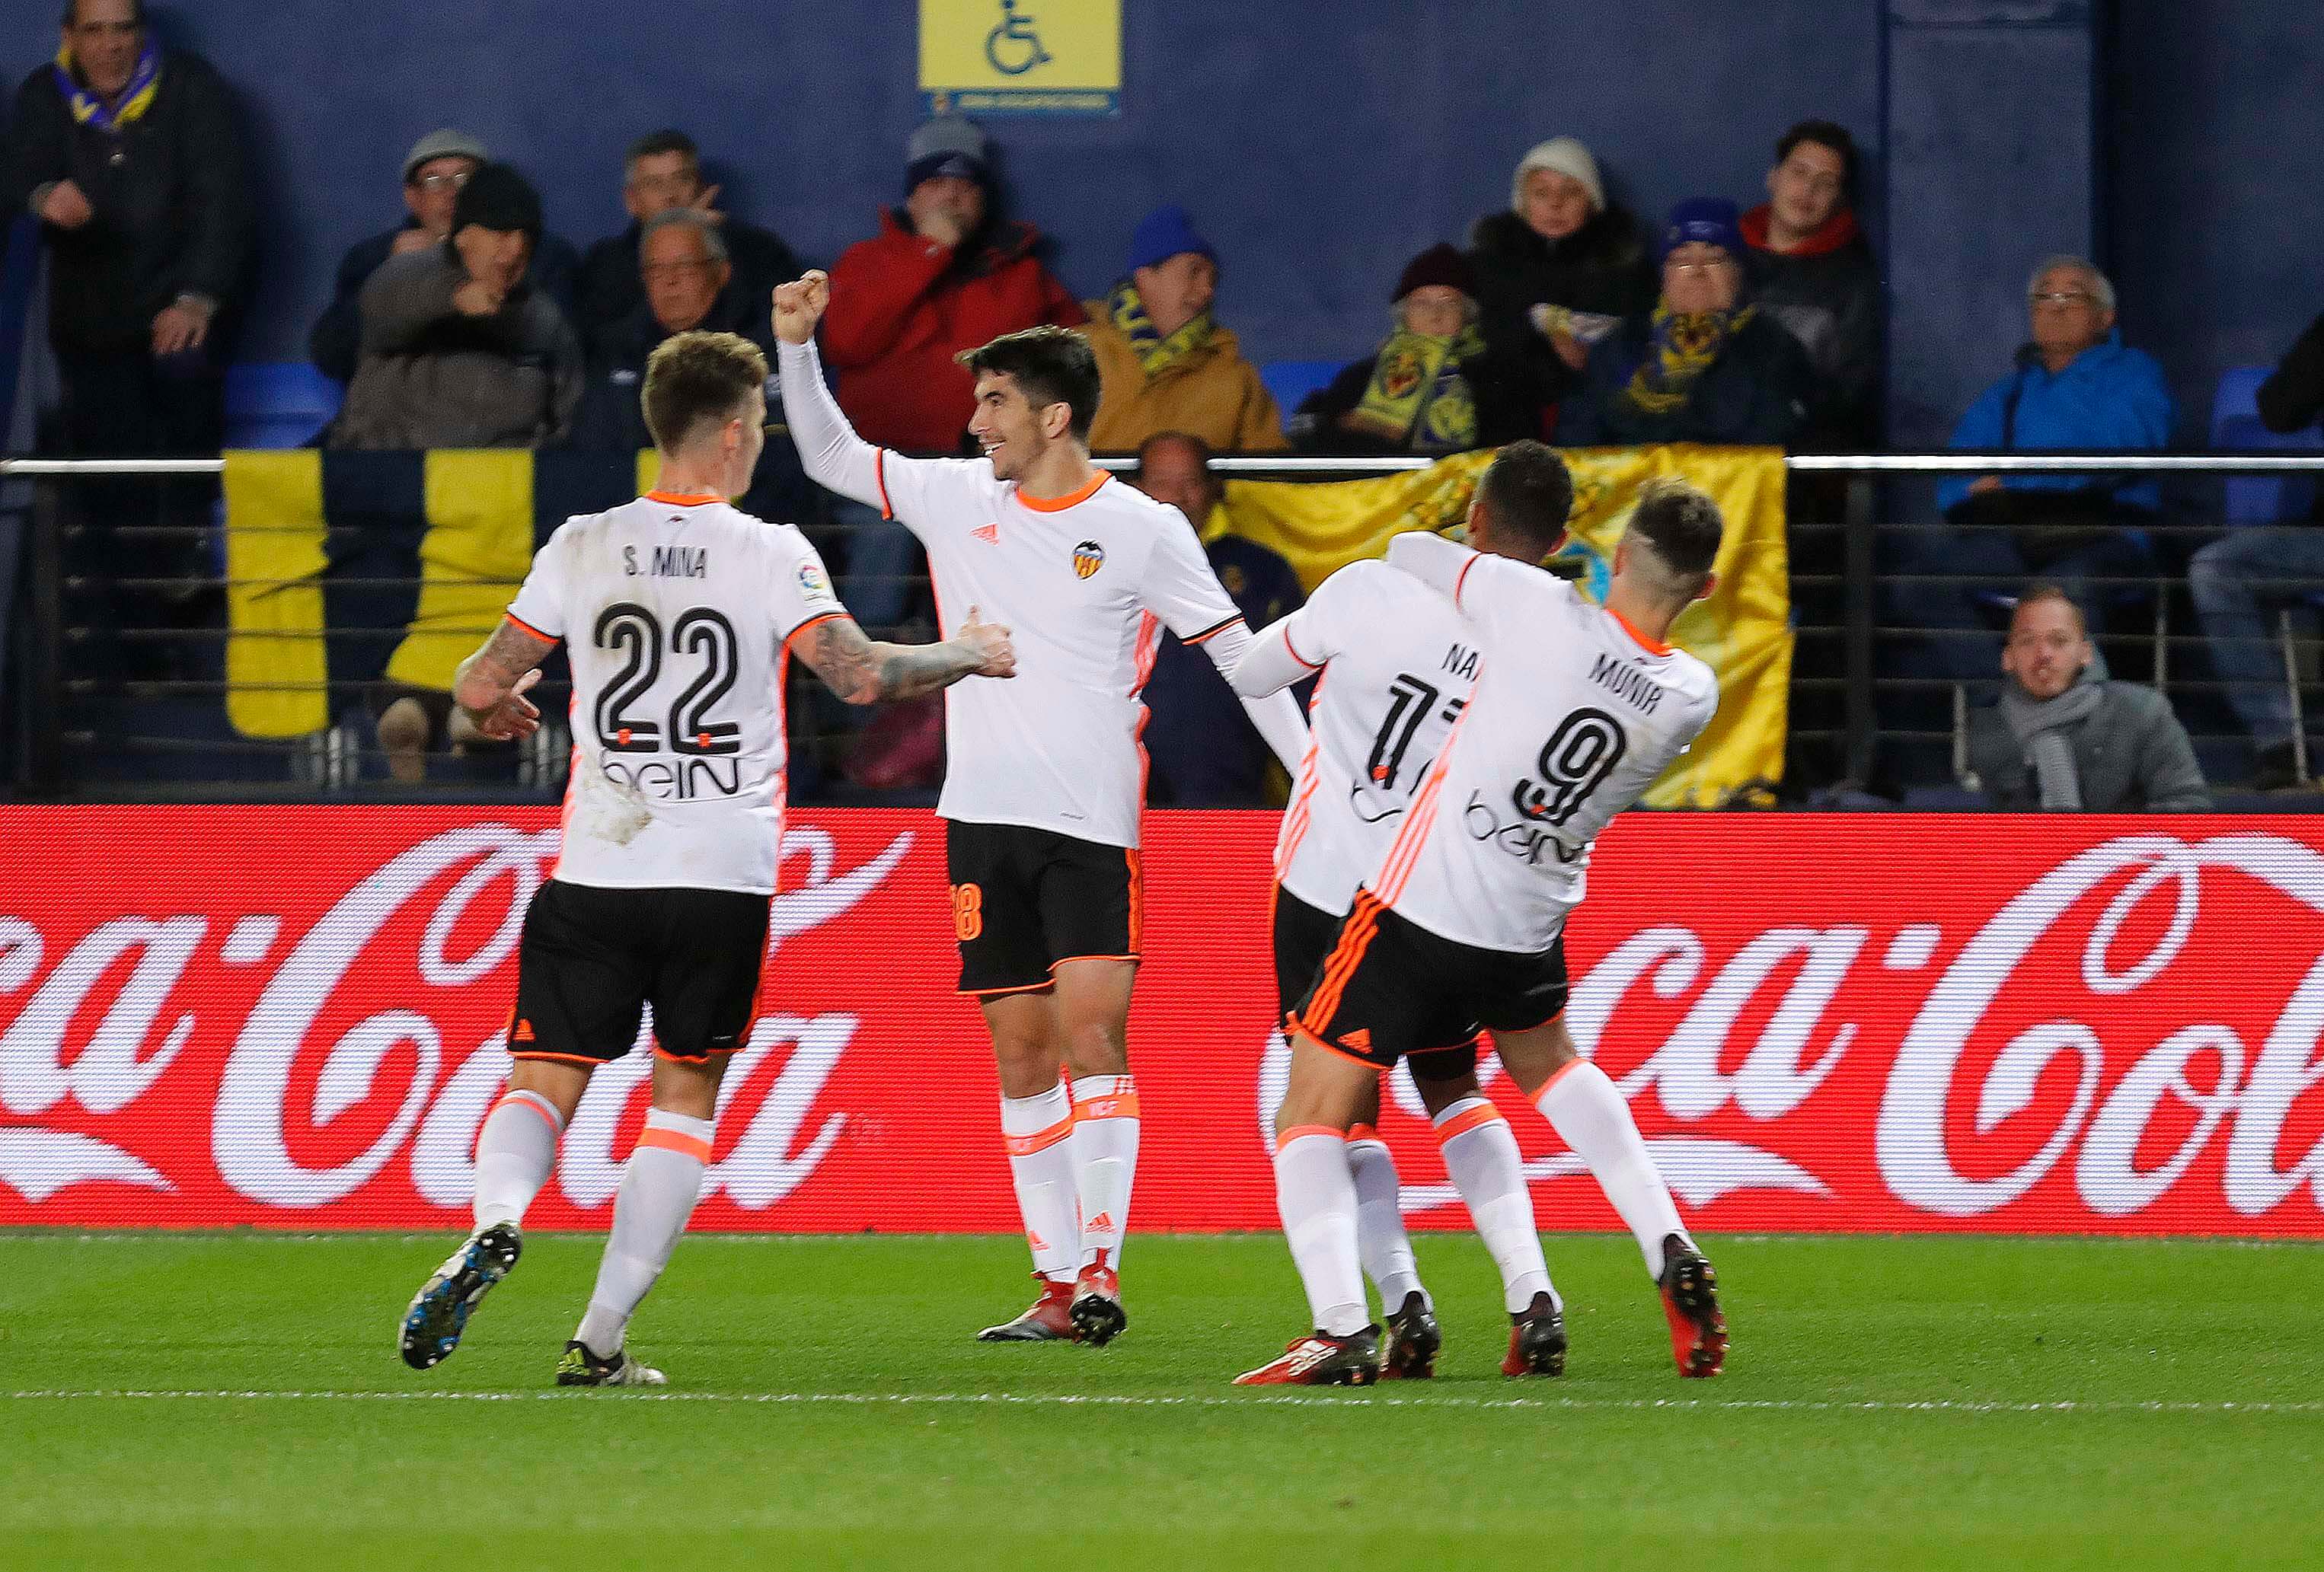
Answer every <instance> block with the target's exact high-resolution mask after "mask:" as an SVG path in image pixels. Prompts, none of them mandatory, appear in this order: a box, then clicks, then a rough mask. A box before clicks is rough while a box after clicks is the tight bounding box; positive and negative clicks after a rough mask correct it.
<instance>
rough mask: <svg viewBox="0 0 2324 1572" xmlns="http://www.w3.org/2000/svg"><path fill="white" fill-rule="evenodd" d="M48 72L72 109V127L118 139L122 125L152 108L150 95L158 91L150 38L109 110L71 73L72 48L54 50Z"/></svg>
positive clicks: (157, 61)
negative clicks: (91, 128)
mask: <svg viewBox="0 0 2324 1572" xmlns="http://www.w3.org/2000/svg"><path fill="white" fill-rule="evenodd" d="M50 69H51V70H53V71H55V72H56V74H57V90H58V91H59V92H60V93H62V94H63V95H64V96H65V102H66V103H67V104H69V105H70V106H72V117H73V122H74V124H78V125H93V126H95V127H96V128H97V130H99V131H102V132H104V133H106V135H108V136H118V135H120V134H121V129H122V127H123V126H125V125H127V124H130V123H131V122H132V121H135V120H141V119H143V118H144V115H145V112H146V111H147V110H148V109H151V108H152V107H153V95H154V94H156V93H158V92H160V91H161V50H160V49H159V48H157V47H156V46H155V44H154V42H153V41H152V39H151V38H150V37H149V38H148V39H146V41H145V47H144V48H143V49H141V50H139V51H137V69H135V70H134V71H132V72H130V73H129V85H128V86H127V87H124V88H123V89H122V90H121V99H120V102H119V103H117V104H115V106H112V107H110V108H107V107H106V102H105V100H104V99H102V98H100V97H97V95H96V94H94V93H92V92H90V91H89V90H88V88H87V87H84V86H82V84H81V80H80V78H79V77H78V75H76V74H75V73H74V70H73V58H72V45H70V44H67V45H65V46H64V47H63V48H61V49H60V50H58V51H57V60H56V64H55V65H53V66H51V68H50Z"/></svg>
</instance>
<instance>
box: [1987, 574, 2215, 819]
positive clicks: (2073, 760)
mask: <svg viewBox="0 0 2324 1572" xmlns="http://www.w3.org/2000/svg"><path fill="white" fill-rule="evenodd" d="M2001 669H2002V673H2003V676H2004V681H2003V682H2002V685H2001V701H2000V703H1998V704H1997V705H1995V706H1994V707H1993V708H1992V709H1990V710H1986V711H1980V712H1977V713H1976V714H1975V715H1974V716H1973V717H1972V720H1971V722H1970V726H1969V764H1970V767H1971V770H1972V775H1971V777H1970V780H1969V782H1965V783H1964V784H1968V785H1973V786H1975V787H1976V788H1977V789H1980V790H1982V791H1983V792H1984V794H1985V795H1986V797H1987V800H1988V801H1990V802H1991V803H1992V804H1993V805H1994V806H1996V807H2000V808H2041V809H2043V810H2049V811H2056V812H2061V813H2114V812H2119V811H2128V810H2140V809H2144V810H2147V811H2159V812H2180V811H2197V810H2202V809H2207V808H2209V807H2210V805H2211V796H2210V792H2209V789H2208V788H2207V787H2206V786H2204V784H2203V772H2202V769H2201V768H2200V767H2199V765H2198V764H2197V763H2196V762H2195V750H2194V749H2193V748H2192V747H2191V746H2190V744H2189V742H2188V740H2187V732H2186V729H2185V728H2184V727H2182V726H2181V724H2180V723H2179V718H2178V717H2177V716H2176V715H2174V714H2172V712H2171V705H2170V702H2169V701H2168V700H2166V699H2164V698H2163V695H2162V694H2158V693H2156V692H2155V691H2154V690H2153V689H2152V688H2146V687H2141V686H2139V685H2137V684H2135V683H2121V682H2110V681H2108V680H2107V677H2106V675H2105V671H2104V668H2103V667H2102V666H2099V665H2098V654H2097V651H2096V649H2095V648H2093V647H2092V646H2091V644H2090V639H2089V630H2088V628H2087V627H2086V625H2085V624H2084V622H2083V621H2082V614H2081V611H2080V609H2079V608H2077V607H2076V606H2075V604H2074V602H2072V601H2071V600H2070V599H2069V598H2068V596H2067V594H2066V592H2065V591H2064V590H2062V589H2061V588H2060V587H2058V586H2057V585H2055V584H2037V585H2034V586H2033V587H2032V588H2030V589H2028V590H2027V591H2026V592H2025V593H2024V594H2023V595H2021V596H2019V597H2018V601H2017V605H2016V608H2015V611H2014V613H2013V614H2012V616H2011V618H2010V622H2009V641H2008V643H2007V644H2006V645H2005V646H2004V647H2003V648H2002V653H2001Z"/></svg>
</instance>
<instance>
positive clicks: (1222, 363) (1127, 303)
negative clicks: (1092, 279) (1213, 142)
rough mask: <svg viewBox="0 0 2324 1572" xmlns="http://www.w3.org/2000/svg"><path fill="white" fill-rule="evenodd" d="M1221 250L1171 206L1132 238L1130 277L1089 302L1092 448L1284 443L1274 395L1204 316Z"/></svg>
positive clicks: (1263, 448)
mask: <svg viewBox="0 0 2324 1572" xmlns="http://www.w3.org/2000/svg"><path fill="white" fill-rule="evenodd" d="M1218 283H1219V256H1218V253H1217V252H1215V251H1213V250H1212V249H1211V243H1210V242H1209V241H1207V240H1204V239H1203V237H1202V236H1201V235H1200V234H1196V233H1194V220H1193V219H1191V218H1190V217H1188V216H1187V214H1186V210H1185V208H1184V207H1177V206H1176V205H1175V204H1172V205H1169V206H1166V207H1157V208H1156V209H1154V211H1153V212H1151V213H1148V215H1147V216H1145V217H1144V218H1142V219H1140V220H1139V225H1138V229H1137V231H1136V233H1135V234H1132V235H1131V236H1130V275H1129V277H1127V278H1125V279H1123V280H1121V281H1120V282H1119V283H1117V284H1115V285H1114V287H1113V292H1112V293H1111V294H1110V295H1108V296H1107V297H1106V298H1105V299H1102V300H1092V301H1089V302H1087V307H1088V310H1089V315H1090V325H1089V327H1088V329H1087V332H1088V335H1089V341H1090V348H1091V349H1092V350H1093V351H1094V352H1095V353H1096V354H1097V369H1098V376H1099V378H1100V379H1101V382H1102V387H1103V391H1102V392H1101V393H1100V394H1099V395H1098V406H1097V418H1096V420H1094V421H1093V422H1092V423H1091V425H1090V450H1091V451H1092V452H1093V453H1128V452H1130V451H1131V450H1133V449H1135V448H1136V447H1137V446H1139V444H1140V443H1142V442H1144V441H1145V440H1146V439H1147V438H1148V437H1152V436H1155V435H1156V434H1157V433H1159V432H1163V431H1183V432H1185V433H1186V434H1187V435H1188V436H1190V437H1201V438H1202V439H1203V441H1204V442H1206V443H1208V444H1210V445H1211V446H1213V447H1221V448H1240V449H1247V450H1250V451H1253V452H1272V451H1274V450H1276V449H1279V448H1285V447H1288V446H1291V444H1290V441H1289V439H1288V438H1286V437H1285V436H1284V435H1283V418H1282V416H1281V414H1280V413H1278V412H1277V409H1276V408H1275V396H1274V395H1273V394H1272V393H1269V392H1268V391H1267V384H1265V383H1264V382H1260V381H1259V368H1258V367H1257V366H1255V365H1253V364H1251V363H1250V362H1249V361H1247V360H1245V359H1243V357H1242V351H1241V349H1240V347H1239V346H1238V345H1236V343H1235V336H1234V335H1233V334H1232V333H1231V332H1229V331H1228V330H1227V329H1225V328H1223V327H1221V326H1218V324H1217V323H1216V322H1214V321H1213V320H1212V317H1211V302H1212V300H1213V298H1214V297H1215V296H1216V294H1217V292H1218Z"/></svg>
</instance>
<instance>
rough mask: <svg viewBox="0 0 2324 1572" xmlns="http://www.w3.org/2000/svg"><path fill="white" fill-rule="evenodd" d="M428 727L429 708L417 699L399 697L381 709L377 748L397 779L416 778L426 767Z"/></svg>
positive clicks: (390, 771) (389, 770)
mask: <svg viewBox="0 0 2324 1572" xmlns="http://www.w3.org/2000/svg"><path fill="white" fill-rule="evenodd" d="M428 733H429V724H428V711H427V709H426V707H425V706H423V705H422V704H421V703H420V701H419V700H417V699H412V698H402V699H398V700H396V701H395V703H392V704H390V705H388V707H387V708H386V709H385V710H383V711H382V712H380V717H379V748H380V751H381V752H382V753H384V754H386V755H387V768H388V772H389V773H390V774H391V775H392V776H393V777H395V778H396V779H397V780H418V779H419V778H420V776H421V775H422V774H423V773H424V772H425V770H426V769H427V754H428Z"/></svg>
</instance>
